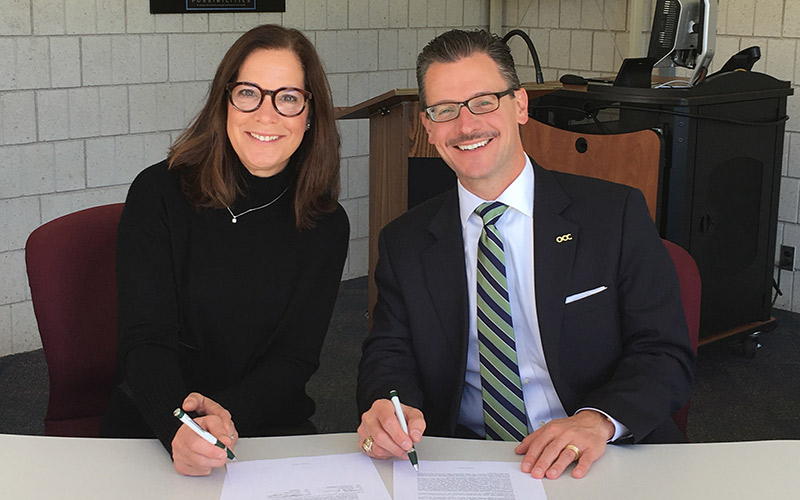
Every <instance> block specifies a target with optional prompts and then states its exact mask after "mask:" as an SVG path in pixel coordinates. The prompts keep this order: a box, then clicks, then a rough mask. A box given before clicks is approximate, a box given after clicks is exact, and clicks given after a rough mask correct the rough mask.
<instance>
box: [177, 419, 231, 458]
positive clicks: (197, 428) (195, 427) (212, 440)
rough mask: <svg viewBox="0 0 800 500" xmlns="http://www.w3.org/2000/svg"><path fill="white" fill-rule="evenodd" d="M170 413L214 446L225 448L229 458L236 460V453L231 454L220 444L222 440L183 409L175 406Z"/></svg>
mask: <svg viewBox="0 0 800 500" xmlns="http://www.w3.org/2000/svg"><path fill="white" fill-rule="evenodd" d="M172 414H173V415H175V418H177V419H178V420H180V421H181V422H183V423H184V424H186V425H187V426H189V428H190V429H191V430H193V431H194V432H195V433H196V434H197V435H198V436H200V437H201V438H203V439H205V440H206V441H208V442H209V443H211V444H213V445H214V446H218V447H220V448H222V449H223V450H225V452H226V453H227V454H228V459H229V460H236V455H234V454H233V452H232V451H231V450H230V448H228V447H227V446H225V445H224V444H222V441H220V440H219V439H217V438H216V437H215V436H214V435H213V434H211V433H210V432H208V431H207V430H205V429H203V428H202V427H200V426H199V425H198V424H197V422H195V421H194V420H192V417H190V416H189V415H187V414H186V412H185V411H183V410H181V409H180V408H176V409H175V411H173V412H172Z"/></svg>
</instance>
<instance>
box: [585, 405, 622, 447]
mask: <svg viewBox="0 0 800 500" xmlns="http://www.w3.org/2000/svg"><path fill="white" fill-rule="evenodd" d="M585 411H588V412H590V413H591V414H593V415H596V416H597V418H598V426H600V427H601V428H602V429H603V430H604V431H605V435H606V442H611V441H613V440H614V438H615V437H616V435H617V424H616V423H615V422H614V420H613V419H612V418H611V417H610V416H609V415H607V414H606V413H605V412H603V411H601V410H598V409H596V408H581V409H579V410H578V411H576V412H575V414H576V415H577V414H578V413H582V412H585Z"/></svg>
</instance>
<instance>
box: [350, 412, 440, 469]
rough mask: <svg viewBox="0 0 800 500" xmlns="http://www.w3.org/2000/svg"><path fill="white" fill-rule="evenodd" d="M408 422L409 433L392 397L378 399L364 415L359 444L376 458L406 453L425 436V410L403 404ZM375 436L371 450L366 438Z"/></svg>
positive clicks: (359, 431)
mask: <svg viewBox="0 0 800 500" xmlns="http://www.w3.org/2000/svg"><path fill="white" fill-rule="evenodd" d="M401 407H402V408H403V414H404V415H405V417H406V423H407V424H408V434H406V433H405V432H403V428H402V427H400V422H399V421H398V420H397V415H396V414H395V412H394V406H393V405H392V402H391V401H389V400H388V399H378V400H376V401H375V402H374V403H372V407H371V408H370V409H369V410H367V411H366V412H364V414H363V415H361V425H359V426H358V444H359V447H361V449H362V450H363V451H364V452H365V453H366V454H367V455H369V456H371V457H373V458H380V459H387V458H391V457H404V456H405V455H406V452H408V450H410V449H411V448H412V446H414V444H413V443H418V442H419V440H420V439H422V433H423V432H425V425H426V424H425V417H424V416H423V415H422V412H421V411H419V410H418V409H416V408H412V407H410V406H406V405H401ZM370 437H371V438H372V447H371V448H370V449H369V451H367V450H366V449H365V447H364V440H365V439H367V438H370Z"/></svg>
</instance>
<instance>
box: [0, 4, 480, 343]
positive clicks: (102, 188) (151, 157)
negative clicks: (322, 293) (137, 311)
mask: <svg viewBox="0 0 800 500" xmlns="http://www.w3.org/2000/svg"><path fill="white" fill-rule="evenodd" d="M488 5H489V3H488V1H487V0H447V1H441V2H439V1H437V2H427V1H424V0H287V1H286V12H285V13H242V14H239V13H236V14H225V13H218V14H187V15H180V14H177V15H163V14H162V15H152V14H150V12H149V1H148V0H0V356H2V355H6V354H11V353H17V352H24V351H28V350H32V349H36V348H38V347H40V345H41V344H40V341H39V335H38V330H37V327H36V320H35V317H34V314H33V308H32V305H31V301H30V291H29V289H28V282H27V276H26V272H25V255H24V253H25V252H24V246H25V240H26V239H27V237H28V235H29V234H30V232H31V231H32V230H33V229H35V228H36V227H38V226H39V225H41V224H43V223H45V222H47V221H49V220H52V219H54V218H56V217H59V216H61V215H64V214H67V213H69V212H73V211H75V210H79V209H82V208H87V207H90V206H95V205H100V204H104V203H114V202H120V201H123V200H124V199H125V194H126V192H127V189H128V185H129V184H130V182H131V181H132V180H133V178H134V177H135V176H136V174H137V173H138V172H139V171H141V170H142V169H143V168H145V167H146V166H148V165H150V164H152V163H155V162H157V161H160V160H161V159H163V158H164V157H165V155H166V152H167V149H168V147H169V145H170V144H171V142H172V141H173V140H174V139H175V138H176V137H177V135H178V134H179V133H180V131H181V130H182V129H183V128H184V127H185V126H186V125H188V123H189V121H190V120H191V118H192V117H193V116H194V115H195V113H196V112H197V111H198V110H199V107H200V106H201V105H202V102H203V100H204V97H205V95H206V92H207V90H208V84H209V83H210V80H211V78H213V75H214V71H215V70H216V67H217V65H218V63H219V61H220V59H221V58H222V56H223V54H224V53H225V51H226V50H227V49H228V47H230V45H231V44H232V43H233V41H234V40H235V39H236V38H238V37H239V36H240V35H241V34H242V33H244V32H245V31H247V30H248V29H250V28H252V27H254V26H256V25H258V24H263V23H276V24H281V25H284V26H290V27H294V28H298V29H301V30H302V31H303V32H304V33H305V34H306V35H307V36H308V37H309V38H310V39H311V40H312V42H314V44H315V45H316V47H317V49H318V50H319V52H320V54H321V56H322V59H323V62H324V64H325V67H326V70H327V71H328V74H329V78H330V82H331V85H332V88H333V94H334V104H335V105H336V106H349V105H352V104H357V103H359V102H361V101H363V100H365V99H368V98H370V97H373V96H375V95H377V94H379V93H382V92H385V91H387V90H390V89H393V88H408V87H416V82H415V79H414V65H415V61H416V55H417V53H418V52H419V50H420V49H421V48H422V46H423V45H424V44H425V43H427V42H428V41H429V40H430V39H431V38H433V37H434V36H435V35H436V34H437V33H439V32H441V31H443V30H445V29H448V28H449V27H456V26H459V27H460V26H466V27H475V28H477V27H486V26H488V12H489V7H488ZM339 128H340V132H341V134H342V151H341V152H342V205H344V207H345V209H346V210H347V213H348V215H349V217H350V223H351V227H352V232H351V235H350V238H351V240H350V253H349V255H348V259H347V263H346V264H345V271H344V279H348V278H353V277H358V276H364V275H365V274H366V272H367V230H368V221H369V213H368V210H369V202H368V194H369V193H368V189H369V172H368V163H369V159H368V156H367V154H368V146H369V126H368V123H367V121H366V120H352V121H342V122H340V123H339Z"/></svg>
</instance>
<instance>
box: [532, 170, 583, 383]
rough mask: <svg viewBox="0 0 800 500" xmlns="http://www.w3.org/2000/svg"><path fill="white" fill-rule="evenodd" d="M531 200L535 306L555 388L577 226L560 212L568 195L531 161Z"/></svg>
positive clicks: (557, 378) (543, 347) (577, 235)
mask: <svg viewBox="0 0 800 500" xmlns="http://www.w3.org/2000/svg"><path fill="white" fill-rule="evenodd" d="M533 202H534V209H533V232H534V237H533V245H534V248H533V255H534V281H535V285H536V310H537V316H538V318H539V331H540V335H541V338H542V349H543V350H544V354H545V359H546V360H547V368H548V371H549V372H550V378H551V379H552V380H553V383H554V384H555V385H556V388H558V385H559V382H560V381H561V380H563V378H562V377H561V373H560V371H561V366H560V364H559V362H558V360H559V352H558V345H559V343H558V336H559V332H560V331H561V321H562V318H563V314H564V298H565V297H566V296H567V290H568V289H567V287H568V286H569V283H570V280H571V275H572V268H573V263H574V261H575V249H576V245H577V239H578V237H579V234H578V231H579V228H578V225H577V224H575V223H574V222H572V221H569V220H567V219H565V218H564V217H562V216H561V215H560V214H561V212H562V211H563V210H564V209H565V208H566V207H567V206H568V205H569V204H570V203H571V201H570V198H569V197H568V196H567V195H566V193H564V191H563V190H562V189H561V186H560V185H559V184H558V182H557V181H556V179H555V178H554V177H553V175H552V174H551V173H550V172H549V171H547V170H545V169H543V168H542V167H540V166H538V165H534V198H533ZM566 235H569V236H568V237H567V236H566ZM569 238H571V239H569Z"/></svg>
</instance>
